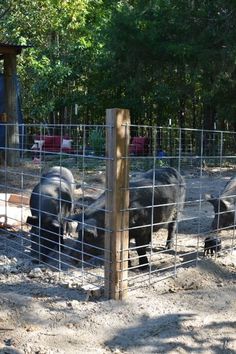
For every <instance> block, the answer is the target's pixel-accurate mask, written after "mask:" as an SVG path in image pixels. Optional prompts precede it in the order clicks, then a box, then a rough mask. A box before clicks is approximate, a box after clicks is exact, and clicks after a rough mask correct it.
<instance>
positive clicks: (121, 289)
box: [105, 108, 130, 300]
mask: <svg viewBox="0 0 236 354" xmlns="http://www.w3.org/2000/svg"><path fill="white" fill-rule="evenodd" d="M106 125H107V128H106V156H107V157H108V160H107V165H106V204H105V205H106V216H105V228H106V232H105V295H106V297H107V298H109V299H116V300H122V299H124V298H125V297H126V295H127V291H128V247H129V231H128V227H129V212H128V210H127V209H128V207H129V190H128V187H129V168H128V165H129V161H128V159H127V158H124V157H125V156H126V157H127V156H128V146H129V145H128V144H129V135H130V134H129V131H130V115H129V111H128V110H125V109H118V108H114V109H107V110H106ZM124 229H126V231H123V230H124Z"/></svg>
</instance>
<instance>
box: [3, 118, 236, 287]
mask: <svg viewBox="0 0 236 354" xmlns="http://www.w3.org/2000/svg"><path fill="white" fill-rule="evenodd" d="M9 127H10V124H7V123H6V124H4V139H3V140H2V143H1V147H0V161H1V165H0V208H1V213H0V217H1V219H0V226H1V230H0V233H1V237H0V252H1V254H2V255H6V256H7V257H10V258H11V259H12V260H14V262H18V263H19V264H23V265H25V266H30V267H39V266H43V267H50V268H52V269H53V270H54V271H55V272H56V273H58V274H59V276H60V278H61V282H64V281H67V279H70V280H71V279H72V280H73V282H74V283H76V284H77V286H82V285H85V284H93V285H95V286H98V287H104V286H105V288H106V287H108V285H109V284H110V283H109V282H111V283H112V284H113V285H114V284H115V286H116V288H117V289H119V290H118V291H120V292H122V291H126V290H127V289H126V286H125V284H126V283H128V284H129V287H130V288H132V287H136V286H141V285H148V284H151V283H152V282H155V281H157V280H161V279H163V278H165V277H169V276H172V275H174V274H176V271H177V269H178V268H179V267H183V266H188V265H189V264H193V263H196V262H197V261H199V260H200V259H201V258H202V257H204V256H214V257H217V256H220V254H221V252H224V251H230V250H232V249H234V248H235V246H236V240H235V239H236V236H235V226H236V207H235V204H236V179H235V178H236V174H235V172H236V171H235V168H236V163H235V158H236V157H235V156H236V151H235V150H236V148H235V137H236V136H235V134H236V133H233V132H223V131H216V130H214V131H204V130H193V129H177V128H176V129H175V128H171V127H156V126H134V125H130V124H128V123H126V125H125V126H124V130H122V131H123V133H122V134H124V136H123V138H122V139H123V140H122V139H121V136H120V135H119V134H117V133H116V135H114V134H113V133H114V129H116V128H115V126H114V125H113V124H107V123H106V125H99V126H95V125H93V126H92V125H69V126H65V125H57V126H55V125H43V124H41V125H35V124H31V125H22V126H19V129H18V130H17V131H18V133H17V134H18V135H17V137H15V138H14V139H15V140H14V142H12V141H13V140H12V139H11V137H10V135H11V134H12V133H11V132H12V131H13V130H12V129H9ZM121 128H122V127H120V129H121ZM107 132H110V133H109V134H108V133H107ZM117 141H119V143H117ZM119 144H125V146H124V147H122V145H119ZM111 150H112V151H113V154H111ZM115 159H117V160H116V161H115ZM124 162H125V163H124ZM114 166H116V170H114ZM118 166H120V167H119V168H118ZM124 175H125V176H128V177H129V178H128V180H126V179H122V178H121V177H124ZM111 180H112V183H111ZM117 181H123V182H122V183H124V185H122V184H120V183H121V182H117ZM127 195H128V196H129V203H128V204H127V200H128V199H126V203H124V198H127ZM125 196H126V197H125ZM118 200H119V203H118V202H117V201H118ZM126 204H127V205H126ZM125 205H126V207H125ZM118 206H119V208H120V209H118ZM118 215H119V217H120V218H121V219H120V221H119V222H117V219H116V218H117V217H118ZM127 215H128V219H127ZM111 216H112V217H111ZM122 218H124V219H122ZM126 219H127V220H126ZM124 220H126V221H127V223H125V222H124ZM115 235H116V236H115ZM117 235H118V236H117ZM125 235H126V236H125ZM127 235H128V236H127ZM125 237H126V238H125ZM127 237H128V243H126V241H127ZM118 239H119V242H118ZM125 240H126V241H125ZM116 282H118V284H119V282H120V283H121V284H120V286H119V285H117V283H116ZM108 283H109V284H108ZM122 289H123V290H122ZM109 291H111V290H109Z"/></svg>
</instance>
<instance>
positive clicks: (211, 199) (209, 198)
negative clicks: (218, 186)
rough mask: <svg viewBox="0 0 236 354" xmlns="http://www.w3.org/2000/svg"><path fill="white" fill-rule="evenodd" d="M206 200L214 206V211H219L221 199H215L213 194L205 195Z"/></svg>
mask: <svg viewBox="0 0 236 354" xmlns="http://www.w3.org/2000/svg"><path fill="white" fill-rule="evenodd" d="M205 198H206V200H207V201H208V202H209V203H211V204H212V205H213V207H214V210H215V211H217V210H218V206H219V199H217V198H215V197H213V195H212V194H205Z"/></svg>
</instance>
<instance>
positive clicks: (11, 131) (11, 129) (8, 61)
mask: <svg viewBox="0 0 236 354" xmlns="http://www.w3.org/2000/svg"><path fill="white" fill-rule="evenodd" d="M4 78H5V106H6V108H5V109H6V113H7V123H9V124H6V131H5V134H6V141H7V146H6V148H8V149H9V150H8V151H7V164H8V165H10V166H13V165H14V164H15V162H16V161H17V160H18V159H19V156H20V155H19V127H18V121H17V90H16V53H11V54H4Z"/></svg>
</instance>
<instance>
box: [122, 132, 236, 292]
mask: <svg viewBox="0 0 236 354" xmlns="http://www.w3.org/2000/svg"><path fill="white" fill-rule="evenodd" d="M138 128H139V129H140V127H138ZM131 131H133V134H134V136H137V135H138V133H137V132H136V131H135V127H134V126H133V127H132V128H131ZM142 134H144V135H145V136H148V137H149V141H150V148H149V152H148V153H147V154H142V156H141V155H139V156H138V154H135V153H134V152H133V151H132V152H131V153H130V155H129V156H128V158H129V159H130V166H131V171H130V173H131V176H132V177H131V180H130V184H132V183H133V185H135V180H137V181H138V182H136V185H137V188H140V186H138V184H141V183H142V184H143V185H145V184H146V183H147V181H146V179H147V177H149V176H147V175H146V174H147V172H146V171H147V170H149V171H150V172H151V177H153V183H152V178H151V179H149V184H150V190H151V188H152V198H151V196H150V197H149V201H147V199H148V193H149V192H148V190H147V189H146V188H144V189H143V193H142V189H140V192H138V191H137V192H136V196H135V197H132V191H130V193H131V194H130V198H131V204H132V199H134V203H133V204H139V206H138V208H136V213H135V217H136V220H135V221H132V218H131V220H130V223H133V224H135V226H137V225H138V224H139V223H141V222H142V221H140V220H141V219H142V218H144V215H146V216H147V215H148V218H149V220H151V222H149V229H146V230H145V226H144V230H145V231H144V233H145V236H146V242H145V236H143V237H142V242H143V244H142V246H141V249H142V247H143V251H142V252H143V254H144V253H145V252H146V257H147V262H146V263H147V264H146V266H145V267H143V266H142V265H140V261H139V264H138V261H137V253H138V254H140V250H139V248H140V246H139V245H137V239H138V238H139V237H140V235H141V231H139V230H138V226H137V232H136V233H134V232H133V233H132V229H130V237H131V238H132V235H133V236H134V237H133V238H134V239H136V240H135V242H133V240H132V239H131V245H132V247H131V248H130V255H131V258H130V260H131V262H130V268H129V269H130V272H129V284H130V286H140V284H150V283H152V282H154V281H156V280H157V279H162V278H164V277H167V276H170V275H172V274H173V275H174V274H175V273H176V270H177V269H178V267H181V266H187V265H189V264H193V263H196V262H197V261H198V260H200V259H201V258H202V257H203V256H215V257H216V256H219V255H220V254H221V252H223V251H228V250H231V249H233V248H235V246H236V243H235V202H236V200H235V193H236V183H235V177H236V176H235V172H236V171H235V167H236V166H235V158H236V157H235V152H236V151H235V144H234V143H233V140H234V139H235V133H233V132H231V133H230V132H220V131H203V130H192V129H173V128H172V129H171V128H170V127H168V128H165V127H149V126H142ZM173 169H174V170H173ZM165 171H166V174H165ZM173 171H176V172H178V173H179V175H180V176H182V177H183V178H184V184H185V198H184V200H181V197H182V196H183V193H184V192H183V188H182V189H181V185H182V182H180V181H178V179H177V180H175V181H173V180H172V182H173V187H171V183H170V181H169V179H170V176H171V174H172V173H173ZM162 174H165V177H162ZM154 176H155V177H154ZM132 181H133V182H132ZM140 181H142V182H140ZM175 189H177V190H178V191H179V195H178V197H177V198H176V199H174V200H173V195H174V190H175ZM168 191H169V192H168ZM133 195H134V192H133ZM137 195H138V202H137ZM151 199H152V200H151ZM155 199H156V200H155ZM132 206H133V205H131V207H132ZM167 207H169V208H170V209H173V214H172V215H169V214H168V213H167V212H166V211H167ZM155 208H157V210H158V211H157V215H156V216H155V211H154V210H155ZM132 210H133V209H132V208H131V209H130V211H132ZM175 212H176V217H175V215H174V213H175ZM131 215H132V212H131ZM173 216H174V217H173ZM221 216H222V218H221ZM135 217H134V218H135ZM158 218H159V220H158ZM157 221H159V222H157ZM171 228H172V229H173V228H174V237H173V241H174V242H171V243H170V244H169V245H168V239H169V237H170V233H171ZM138 242H139V241H138ZM137 246H138V247H137ZM140 267H141V268H140ZM140 269H142V272H141V271H140Z"/></svg>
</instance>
